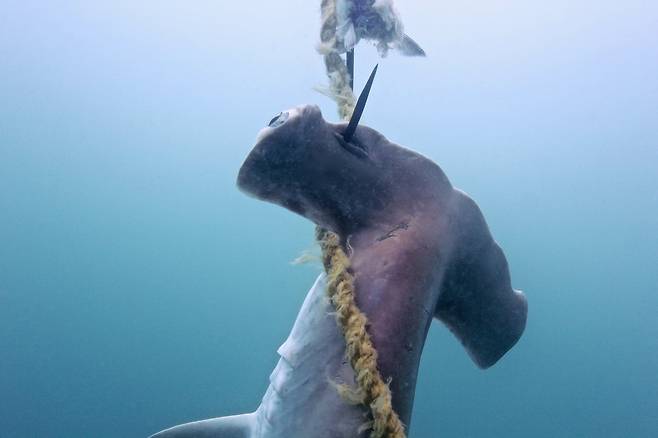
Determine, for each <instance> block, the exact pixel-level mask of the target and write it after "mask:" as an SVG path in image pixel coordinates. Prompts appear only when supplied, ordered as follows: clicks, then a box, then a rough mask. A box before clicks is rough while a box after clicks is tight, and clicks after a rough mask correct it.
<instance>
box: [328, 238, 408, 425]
mask: <svg viewBox="0 0 658 438" xmlns="http://www.w3.org/2000/svg"><path fill="white" fill-rule="evenodd" d="M316 237H317V240H318V242H320V247H321V248H322V261H323V264H324V267H325V270H326V271H327V293H328V295H329V299H330V300H331V303H332V305H333V306H334V308H335V309H336V321H337V322H338V325H339V327H340V328H341V330H342V332H343V335H344V337H345V341H346V344H347V349H346V351H347V357H348V359H349V361H350V364H351V365H352V368H353V369H354V375H355V378H356V383H357V390H356V392H354V391H352V393H350V390H349V389H348V388H346V387H339V392H341V394H343V395H346V398H351V399H352V400H354V399H356V401H358V402H360V403H363V404H365V405H366V406H368V407H369V408H370V412H371V413H372V423H371V424H368V426H370V428H372V432H371V434H370V436H371V438H404V436H405V434H404V426H403V424H402V422H401V421H400V418H399V417H398V416H397V414H396V413H395V411H394V410H393V405H392V401H391V391H390V389H389V387H388V385H387V384H386V382H384V380H383V379H382V376H381V374H380V373H379V370H378V369H377V350H375V347H374V346H373V344H372V340H371V339H370V335H368V332H367V330H366V325H367V322H368V321H367V318H366V316H365V315H364V314H363V312H361V311H360V310H359V308H358V306H357V305H356V300H355V293H356V291H355V290H354V277H353V276H352V274H351V272H350V260H349V258H348V256H347V254H345V251H343V249H342V247H341V244H340V240H339V237H338V235H336V234H335V233H332V232H330V231H327V230H324V229H322V228H319V227H318V229H317V236H316Z"/></svg>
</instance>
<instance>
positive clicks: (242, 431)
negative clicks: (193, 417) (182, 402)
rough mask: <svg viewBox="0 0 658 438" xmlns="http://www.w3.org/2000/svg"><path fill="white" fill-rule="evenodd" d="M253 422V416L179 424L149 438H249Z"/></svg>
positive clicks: (234, 416)
mask: <svg viewBox="0 0 658 438" xmlns="http://www.w3.org/2000/svg"><path fill="white" fill-rule="evenodd" d="M255 421H256V418H255V415H254V414H242V415H233V416H230V417H219V418H212V419H210V420H203V421H195V422H193V423H187V424H181V425H180V426H175V427H172V428H170V429H166V430H163V431H162V432H158V433H156V434H155V435H151V436H150V437H149V438H251V437H252V436H253V433H252V431H253V430H254V425H255Z"/></svg>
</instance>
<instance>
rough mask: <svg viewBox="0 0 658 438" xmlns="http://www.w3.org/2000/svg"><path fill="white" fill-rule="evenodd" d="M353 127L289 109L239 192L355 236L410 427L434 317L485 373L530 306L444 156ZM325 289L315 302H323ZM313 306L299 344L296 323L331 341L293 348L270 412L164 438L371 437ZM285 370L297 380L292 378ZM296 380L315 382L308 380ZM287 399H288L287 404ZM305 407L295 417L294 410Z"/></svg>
mask: <svg viewBox="0 0 658 438" xmlns="http://www.w3.org/2000/svg"><path fill="white" fill-rule="evenodd" d="M345 126H346V125H345V124H344V123H341V124H332V123H328V122H326V121H325V120H324V119H323V118H322V114H321V112H320V110H319V108H317V107H315V106H304V107H299V108H296V109H293V110H290V111H289V112H286V113H283V114H282V115H280V116H278V117H277V118H275V119H273V120H272V122H271V123H270V127H268V128H265V129H264V130H263V131H262V132H261V133H260V134H259V137H258V140H257V144H256V146H255V147H254V148H253V150H252V152H251V153H250V154H249V156H248V157H247V159H246V161H245V162H244V164H243V166H242V168H241V169H240V173H239V176H238V186H239V187H240V189H241V190H243V191H245V192H246V193H248V194H250V195H252V196H255V197H256V198H258V199H261V200H265V201H269V202H273V203H275V204H278V205H281V206H283V207H285V208H287V209H289V210H291V211H293V212H295V213H298V214H300V215H302V216H304V217H306V218H308V219H310V220H311V221H313V222H314V223H316V224H318V225H320V226H322V227H325V228H328V229H330V230H332V231H334V232H336V233H338V234H339V235H340V236H342V237H343V238H344V242H343V244H344V247H345V250H346V251H347V252H348V253H349V254H350V259H351V262H352V266H351V269H352V271H353V274H354V278H355V286H356V291H357V297H356V299H357V303H358V305H359V307H360V308H361V310H362V311H363V312H364V313H365V314H366V315H367V317H368V321H369V326H368V327H369V328H368V330H369V333H370V335H371V337H372V340H373V343H374V345H375V347H376V349H377V351H378V353H379V361H378V367H379V370H380V372H381V374H382V377H383V378H384V379H385V380H388V379H390V382H391V383H390V387H391V391H392V394H393V407H394V408H395V410H396V412H397V413H398V415H399V416H400V418H401V420H402V421H403V423H404V424H406V425H409V424H410V421H411V412H412V407H413V399H414V392H415V386H416V378H417V372H418V366H419V362H420V357H421V352H422V349H423V345H424V343H425V338H426V335H427V332H428V329H429V326H430V323H431V322H432V320H433V318H436V319H438V320H440V321H441V322H443V323H444V324H445V325H446V326H447V327H448V328H449V329H450V330H451V331H452V332H453V333H454V335H455V336H456V337H457V338H458V340H459V341H460V342H461V343H462V344H463V345H464V347H465V349H466V351H467V352H468V354H469V355H470V357H471V358H472V359H473V361H474V362H475V363H476V364H477V365H478V366H479V367H481V368H487V367H490V366H491V365H493V364H494V363H496V362H497V361H498V360H499V359H500V358H501V357H502V356H503V355H504V354H505V353H506V352H507V351H508V350H509V349H510V348H511V347H512V346H513V345H514V344H515V343H516V342H517V340H518V339H519V338H520V336H521V334H522V333H523V330H524V328H525V323H526V315H527V303H526V299H525V297H524V296H523V294H522V293H521V292H519V291H515V290H514V289H512V287H511V284H510V276H509V269H508V265H507V261H506V259H505V256H504V255H503V252H502V250H501V249H500V247H499V246H498V245H497V244H496V243H495V242H494V240H493V238H492V236H491V234H490V232H489V229H488V227H487V225H486V222H485V220H484V218H483V216H482V213H481V212H480V210H479V208H478V207H477V205H476V204H475V202H474V201H473V200H472V199H471V198H469V197H468V196H467V195H466V194H464V193H463V192H461V191H459V190H457V189H455V188H454V187H453V186H452V185H451V184H450V182H449V181H448V179H447V177H446V176H445V174H444V173H443V172H442V171H441V169H440V168H439V167H438V166H437V165H436V164H434V163H433V162H432V161H430V160H429V159H427V158H425V157H423V156H422V155H420V154H417V153H415V152H412V151H410V150H408V149H405V148H403V147H401V146H398V145H396V144H393V143H392V142H390V141H388V140H387V139H386V138H385V137H384V136H383V135H381V134H380V133H378V132H377V131H375V130H373V129H371V128H368V127H365V126H359V127H358V128H357V130H356V133H355V135H354V137H353V139H352V141H351V142H350V143H349V144H348V143H346V142H345V141H344V139H343V138H342V136H341V133H342V132H343V130H344V129H345ZM321 281H322V279H319V280H318V282H321ZM319 287H320V286H317V285H316V287H314V289H312V291H311V293H309V297H307V301H309V300H311V301H313V299H312V296H313V294H314V293H315V294H317V291H316V292H313V291H314V290H315V289H316V288H319ZM316 300H317V299H316ZM324 305H325V306H326V304H324ZM318 306H320V307H318ZM307 307H308V308H307ZM305 308H306V310H305ZM311 308H313V306H311V305H309V306H307V302H305V304H304V306H303V308H302V311H301V312H300V315H299V316H298V319H297V322H296V323H295V328H293V333H292V334H291V338H295V331H296V330H297V331H298V333H297V335H296V336H297V337H299V336H304V333H307V334H306V336H311V335H309V334H308V333H310V332H312V333H317V335H315V334H314V335H313V336H316V337H315V338H313V339H310V338H309V339H310V340H309V339H306V341H305V342H299V343H297V344H296V345H298V348H300V349H301V348H302V347H299V345H302V346H305V347H303V348H308V349H313V348H314V347H313V343H325V345H323V346H322V350H318V351H320V352H319V353H317V354H316V356H313V355H311V354H309V355H307V357H306V358H305V359H304V360H305V361H300V362H299V363H297V361H296V360H292V359H290V357H288V356H289V353H288V350H289V349H286V348H284V347H286V344H284V346H282V348H281V349H280V350H279V353H280V354H281V356H282V359H281V361H280V364H279V365H278V366H277V369H280V368H281V366H282V365H281V363H282V362H283V367H284V368H285V370H287V371H285V372H277V370H275V372H274V373H273V376H272V377H271V378H270V380H271V382H272V385H270V389H268V393H267V394H266V396H265V397H264V399H263V404H261V407H260V408H259V410H257V411H256V412H255V413H253V414H246V415H245V416H238V417H224V418H219V419H214V420H207V422H200V423H192V424H190V425H183V426H178V428H174V429H170V430H168V431H165V432H161V433H160V434H157V435H155V437H157V438H198V437H213V438H256V437H258V438H279V437H281V438H282V437H284V436H287V437H293V438H294V437H299V438H304V437H317V438H332V437H346V438H347V437H360V436H364V437H365V436H366V434H365V433H363V432H361V433H360V432H358V427H359V425H362V424H363V423H364V422H365V421H366V420H367V417H366V415H367V413H366V412H365V410H364V409H363V407H361V406H354V405H348V404H347V403H346V402H345V401H344V400H341V399H340V397H338V396H336V390H335V388H334V387H333V386H332V385H331V384H329V383H328V382H329V381H331V380H333V381H343V382H348V383H349V382H351V380H350V379H352V378H353V374H352V371H351V369H350V367H349V365H348V364H346V363H345V361H344V358H343V354H344V349H345V347H344V340H343V339H342V338H341V337H340V333H339V332H338V329H337V328H336V327H335V322H334V321H333V320H332V318H331V317H330V316H329V315H328V314H327V315H325V316H326V318H328V319H327V321H329V322H330V323H327V321H324V320H322V318H320V317H317V318H316V320H318V321H319V320H322V321H323V322H322V324H324V325H322V324H320V325H317V326H314V325H313V324H315V322H309V321H310V320H311V319H313V318H311V317H309V316H308V315H310V314H312V313H313V312H316V313H317V312H325V313H328V312H329V311H330V310H331V309H329V308H328V307H326V308H324V309H322V308H321V305H320V304H317V305H316V308H319V310H315V311H313V310H309V309H311ZM309 312H310V313H309ZM306 320H309V321H306ZM316 322H317V321H316ZM298 326H299V327H298ZM322 333H324V334H322ZM289 342H290V339H289V341H287V344H288V343H289ZM336 344H338V345H336ZM325 350H326V351H325ZM302 352H303V351H302ZM298 353H299V352H298ZM314 354H315V353H314ZM318 355H319V356H318ZM323 355H324V356H323ZM293 356H294V355H293ZM302 356H303V355H302ZM296 367H297V368H296ZM314 367H315V368H316V369H315V370H314ZM295 370H297V371H298V373H299V376H296V375H295V374H294V373H295ZM302 370H303V371H302ZM282 373H283V374H285V375H286V376H287V380H286V379H283V380H281V379H280V376H281V375H282ZM313 373H315V375H316V376H317V379H315V380H317V382H319V383H317V384H316V386H315V387H313V386H312V385H313V383H309V382H314V379H313V378H312V377H311V378H310V379H309V376H313ZM296 379H297V380H298V379H307V380H306V381H305V383H304V384H301V383H299V382H297V383H296ZM280 382H284V383H280ZM305 385H311V386H312V389H308V388H307V389H308V391H311V392H312V396H308V394H306V396H305V397H306V398H305V399H304V400H298V399H297V398H295V397H296V396H295V394H297V393H295V391H297V390H298V389H294V388H305ZM290 388H293V389H290ZM289 390H290V392H289ZM270 392H272V393H274V394H275V395H276V397H277V398H276V403H274V402H272V398H271V397H269V396H268V394H270ZM279 394H282V395H281V396H279ZM284 395H286V396H287V397H288V398H287V399H285V400H284V401H283V402H282V401H281V400H283V399H282V398H281V397H283V396H284ZM268 397H269V398H268ZM300 397H302V396H301V395H300ZM302 398H303V397H302ZM296 403H298V404H299V405H300V406H299V409H298V410H297V411H296V412H295V411H294V410H291V409H288V410H286V409H284V407H285V406H287V405H288V404H291V405H293V406H294V405H295V404H296ZM264 405H267V406H265V407H264ZM272 406H275V408H271V407H272ZM277 409H278V410H277ZM294 409H297V408H296V407H295V408H294ZM263 410H267V411H268V413H267V415H264V414H262V411H263ZM286 416H288V417H290V418H287V417H286ZM268 418H269V419H274V420H276V421H278V422H279V423H281V424H286V426H285V427H283V426H282V427H280V428H279V429H278V430H274V429H276V428H274V429H273V428H272V427H270V426H271V425H268V427H264V425H263V424H261V423H263V422H268V421H269V420H267V419H268ZM274 420H273V421H274Z"/></svg>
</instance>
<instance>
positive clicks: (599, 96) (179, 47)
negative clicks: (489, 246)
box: [0, 0, 658, 438]
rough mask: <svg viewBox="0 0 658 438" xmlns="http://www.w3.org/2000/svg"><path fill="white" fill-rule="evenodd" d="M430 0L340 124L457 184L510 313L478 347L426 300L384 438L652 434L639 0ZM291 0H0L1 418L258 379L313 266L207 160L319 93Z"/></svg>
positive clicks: (243, 393) (84, 426) (271, 213)
mask: <svg viewBox="0 0 658 438" xmlns="http://www.w3.org/2000/svg"><path fill="white" fill-rule="evenodd" d="M232 3H235V4H232ZM316 3H317V4H316ZM458 3H459V4H450V3H447V2H439V3H438V4H436V5H434V4H433V6H428V4H427V2H420V1H412V0H409V1H399V2H398V6H399V8H400V10H401V13H402V15H403V17H404V19H405V24H406V26H407V30H408V31H409V33H410V34H412V35H413V37H414V38H415V39H416V40H417V41H418V42H419V43H420V44H421V45H422V46H423V48H424V49H425V50H426V52H427V53H428V55H429V57H428V58H427V59H405V58H402V57H400V56H396V55H394V54H391V55H390V56H389V57H388V58H387V59H385V60H383V61H381V65H380V71H379V75H378V78H377V80H376V83H375V87H374V89H373V92H372V94H371V99H370V101H369V104H368V108H367V111H366V114H365V116H364V119H363V123H365V124H368V125H370V126H372V127H374V128H376V129H378V130H379V131H381V132H382V133H384V134H385V135H387V136H388V137H389V138H390V139H392V140H393V141H396V142H398V143H400V144H403V145H405V146H407V147H410V148H413V149H415V150H418V151H420V152H422V153H423V154H425V155H427V156H429V157H430V158H432V159H434V160H435V161H436V162H437V163H439V164H440V165H441V166H442V168H443V169H444V170H445V172H446V173H447V174H448V176H449V177H450V178H451V180H452V182H453V183H454V184H455V185H456V186H458V187H460V188H462V189H464V190H465V191H467V192H468V193H469V194H471V195H472V196H473V197H474V198H475V199H476V200H477V201H478V203H479V205H480V207H481V208H482V210H483V211H484V213H485V216H486V218H487V220H488V222H489V224H490V226H491V229H492V231H493V233H494V235H495V237H496V239H497V240H498V241H499V243H500V244H501V246H502V247H503V248H504V250H505V252H506V254H507V257H508V260H509V262H510V266H511V270H512V278H513V284H514V286H515V287H516V288H518V289H522V290H524V291H525V293H526V295H527V297H528V299H529V303H530V313H529V320H528V326H527V330H526V333H525V334H524V336H523V338H522V339H521V341H520V343H519V344H518V345H517V346H516V347H515V348H514V349H513V350H512V351H510V352H509V353H508V354H507V355H506V356H505V358H504V359H503V360H502V361H501V362H499V363H498V364H497V365H496V366H494V367H493V368H492V369H490V370H487V371H480V370H478V369H477V368H476V367H475V365H473V363H472V362H471V361H470V359H469V358H468V356H467V355H466V353H465V352H464V351H463V349H462V347H461V346H460V345H459V343H458V342H457V341H456V340H455V339H454V338H453V337H452V335H450V334H449V333H448V332H447V330H446V329H445V328H444V327H442V326H440V325H439V324H438V323H437V324H435V325H434V327H433V328H432V330H431V332H430V335H429V339H428V342H427V345H426V347H425V353H424V356H423V361H422V365H421V371H420V379H419V382H418V387H417V397H416V403H415V410H414V417H413V423H412V432H411V437H412V438H413V437H429V438H433V437H439V438H449V437H459V438H463V437H470V438H476V437H478V438H479V437H506V438H511V437H524V438H525V437H535V438H542V437H551V438H555V437H656V436H658V378H657V377H656V370H657V369H658V318H656V312H657V311H658V266H657V264H658V263H657V262H658V38H656V28H657V27H658V4H656V3H655V2H654V3H651V2H644V1H639V0H629V1H626V2H623V3H622V2H617V1H594V0H583V1H581V2H575V4H574V2H570V1H567V0H557V1H553V2H527V1H521V0H510V1H505V2H503V1H494V2H479V1H465V2H464V1H463V2H458ZM318 9H319V1H317V2H314V1H308V0H288V1H285V2H228V1H220V2H217V1H199V2H182V1H158V2H156V1H153V0H148V1H141V2H128V1H117V0H114V1H95V2H83V1H64V0H53V1H49V2H44V1H35V0H21V1H13V0H4V1H2V2H0V437H1V438H31V437H39V438H44V437H48V438H50V437H53V438H54V437H66V438H110V437H112V438H116V437H123V438H130V437H135V438H140V437H145V436H147V435H148V434H150V433H153V432H155V431H157V430H159V429H161V428H164V427H166V426H170V425H173V424H177V423H181V422H185V421H190V420H193V419H200V418H206V417H211V416H217V415H226V414H231V413H239V412H247V411H251V410H253V409H254V408H255V407H256V406H257V405H258V402H259V400H260V397H261V396H262V394H263V391H264V390H265V388H266V386H267V384H268V380H267V379H268V376H269V373H270V371H271V369H272V367H273V366H274V364H275V363H276V359H277V356H276V353H275V350H276V348H277V347H278V346H279V344H280V343H281V342H282V341H283V340H284V339H285V337H286V335H287V333H288V331H289V329H290V328H291V325H292V322H293V319H294V317H295V315H296V312H297V310H298V308H299V306H300V305H301V302H302V300H303V297H304V295H305V293H306V291H307V290H308V288H309V287H310V286H311V284H312V281H313V279H314V277H315V276H316V274H317V273H318V271H319V268H318V267H317V266H313V265H311V266H301V267H299V266H297V267H296V266H292V265H291V264H290V261H291V260H293V259H294V258H295V257H297V256H298V255H299V254H300V252H302V251H303V250H305V249H308V248H311V247H312V246H313V226H312V225H311V224H310V223H308V222H307V221H305V220H304V219H302V218H299V217H296V216H294V215H293V214H291V213H289V212H287V211H284V210H283V209H281V208H278V207H275V206H271V205H266V204H264V203H260V202H257V201H255V200H253V199H250V198H248V197H246V196H244V195H243V194H241V193H239V192H238V191H237V189H236V188H235V186H234V180H235V176H236V174H237V170H238V168H239V166H240V164H241V161H242V159H243V158H244V157H245V155H246V154H247V152H248V151H249V149H250V147H251V146H252V145H253V142H254V138H255V135H256V133H257V132H258V130H259V129H260V128H261V127H262V126H264V125H265V124H266V122H267V121H268V120H270V118H271V117H272V116H273V115H274V114H276V113H277V112H279V111H281V110H282V109H286V108H288V107H291V106H294V105H297V104H301V103H318V104H320V105H321V107H322V109H323V112H324V115H325V118H327V119H329V120H336V116H335V109H334V107H333V105H332V103H331V102H330V101H329V100H328V99H326V98H325V97H323V96H321V95H320V94H318V93H316V92H314V91H313V89H312V88H313V87H314V86H316V85H322V84H324V82H325V79H324V76H323V66H322V62H321V59H320V58H319V56H318V55H317V54H316V53H315V52H314V50H313V48H314V44H315V43H316V42H317V39H318V38H317V30H318V21H317V20H318V18H317V16H318ZM375 62H377V54H376V51H375V49H374V48H372V47H369V46H367V45H362V46H359V50H358V53H357V78H356V82H357V87H359V86H360V84H363V82H364V79H365V75H366V74H367V73H368V71H369V70H370V68H371V66H372V65H374V63H375Z"/></svg>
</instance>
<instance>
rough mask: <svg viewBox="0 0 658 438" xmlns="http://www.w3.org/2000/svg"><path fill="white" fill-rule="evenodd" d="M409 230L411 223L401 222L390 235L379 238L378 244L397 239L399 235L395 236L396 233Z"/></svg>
mask: <svg viewBox="0 0 658 438" xmlns="http://www.w3.org/2000/svg"><path fill="white" fill-rule="evenodd" d="M408 229H409V223H408V222H400V223H399V224H397V225H396V226H395V228H393V229H392V230H391V231H389V232H388V233H386V234H384V235H382V236H379V237H378V238H377V242H382V241H384V240H386V239H390V238H391V237H397V234H395V232H396V231H400V230H408Z"/></svg>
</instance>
